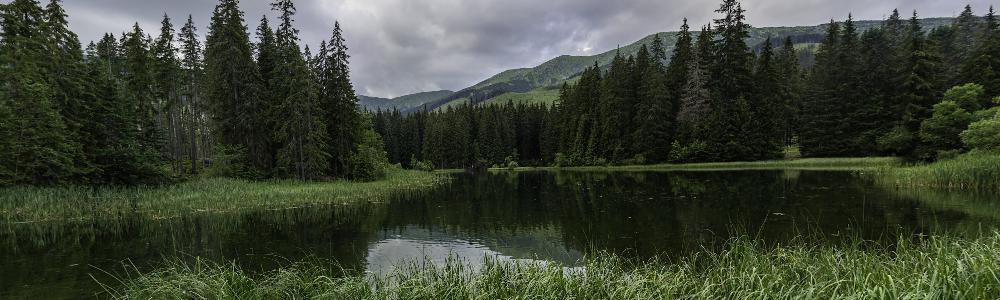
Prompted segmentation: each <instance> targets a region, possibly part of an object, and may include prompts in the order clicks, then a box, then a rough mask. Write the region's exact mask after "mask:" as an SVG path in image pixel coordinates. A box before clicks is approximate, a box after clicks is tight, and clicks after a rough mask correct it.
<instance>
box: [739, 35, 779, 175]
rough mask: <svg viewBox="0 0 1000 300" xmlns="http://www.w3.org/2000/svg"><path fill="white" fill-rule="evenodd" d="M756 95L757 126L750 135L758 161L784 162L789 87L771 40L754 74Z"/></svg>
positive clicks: (753, 110)
mask: <svg viewBox="0 0 1000 300" xmlns="http://www.w3.org/2000/svg"><path fill="white" fill-rule="evenodd" d="M753 86H754V95H753V96H752V97H751V98H750V99H751V101H750V103H749V105H750V109H751V116H752V117H753V120H752V122H754V123H755V124H754V125H756V127H755V128H751V132H749V133H747V136H748V137H749V139H748V140H747V142H748V144H749V145H750V146H749V147H750V149H751V153H752V154H751V158H752V159H754V160H765V159H778V158H781V140H782V134H781V119H782V118H781V113H782V109H783V108H784V106H785V103H784V102H785V99H787V93H786V92H785V90H786V87H785V86H783V82H782V78H781V74H780V73H779V71H778V65H777V62H776V59H775V55H774V50H773V48H772V47H771V37H770V36H768V37H767V39H766V40H765V41H764V48H763V49H761V51H760V57H759V58H758V59H757V66H756V69H755V72H754V82H753Z"/></svg>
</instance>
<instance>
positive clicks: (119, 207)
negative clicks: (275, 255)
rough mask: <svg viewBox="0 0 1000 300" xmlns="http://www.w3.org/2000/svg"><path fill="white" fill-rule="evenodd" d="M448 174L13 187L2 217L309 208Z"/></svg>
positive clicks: (25, 219) (385, 194) (368, 197)
mask: <svg viewBox="0 0 1000 300" xmlns="http://www.w3.org/2000/svg"><path fill="white" fill-rule="evenodd" d="M445 180H446V177H445V176H442V175H436V174H433V173H428V172H419V171H407V170H398V169H397V170H393V171H390V172H389V174H388V176H387V178H386V179H383V180H380V181H375V182H351V181H344V180H342V181H336V182H320V183H307V184H301V183H298V182H294V181H270V182H250V181H245V180H238V179H229V178H213V179H206V180H200V181H193V182H188V183H183V184H178V185H174V186H168V187H163V188H97V189H94V188H86V187H60V188H41V187H12V188H7V189H2V190H0V221H2V222H3V224H6V225H8V226H12V225H16V224H28V223H42V222H49V221H54V222H63V221H77V220H98V219H102V218H121V217H122V216H130V217H136V216H138V217H144V218H149V219H154V220H155V219H168V218H176V217H179V216H182V215H185V214H199V213H246V212H253V211H262V210H284V209H294V208H301V207H308V206H317V205H323V206H329V205H344V206H346V205H353V204H357V203H360V202H364V203H369V202H373V203H377V202H383V201H387V200H388V198H389V197H390V196H392V195H394V194H396V193H401V192H406V191H413V190H421V189H426V188H429V187H434V186H437V185H440V184H442V183H443V182H444V181H445Z"/></svg>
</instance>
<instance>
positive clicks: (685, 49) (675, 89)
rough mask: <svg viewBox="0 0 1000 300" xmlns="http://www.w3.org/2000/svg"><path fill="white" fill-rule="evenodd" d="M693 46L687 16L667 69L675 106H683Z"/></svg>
mask: <svg viewBox="0 0 1000 300" xmlns="http://www.w3.org/2000/svg"><path fill="white" fill-rule="evenodd" d="M657 38H659V36H657ZM654 42H655V41H654ZM654 44H655V43H654ZM692 47H693V45H692V39H691V31H690V27H688V24H687V18H685V19H684V25H681V31H680V32H679V33H677V43H675V44H674V51H673V55H672V56H671V57H670V63H669V64H668V65H667V69H666V83H667V90H668V92H669V96H668V97H669V100H670V105H671V107H673V108H679V107H680V106H681V104H680V103H681V97H683V96H684V93H685V90H684V88H685V86H686V85H687V83H688V79H689V75H688V74H689V71H688V70H689V65H690V64H691V57H692V55H693V53H692ZM654 52H655V51H654ZM676 113H677V110H676V109H675V110H674V113H673V115H672V116H671V117H670V119H671V120H673V119H675V118H676V117H677V116H676Z"/></svg>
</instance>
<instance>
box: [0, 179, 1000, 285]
mask: <svg viewBox="0 0 1000 300" xmlns="http://www.w3.org/2000/svg"><path fill="white" fill-rule="evenodd" d="M452 176H453V180H452V181H451V182H450V183H448V184H446V185H445V186H442V187H440V188H436V189H434V190H432V191H427V192H420V193H415V194H408V195H399V196H397V197H395V198H394V199H391V200H389V201H385V202H382V203H365V204H361V205H352V206H348V207H312V208H300V209H291V210H283V211H263V212H257V213H252V214H240V215H232V214H191V215H188V216H185V217H183V218H177V219H169V220H148V219H136V218H129V217H127V216H123V217H121V218H119V219H116V220H104V221H100V222H57V223H52V224H44V225H38V224H34V225H30V226H29V225H23V226H18V227H16V228H15V229H14V230H13V231H8V232H0V241H2V243H0V299H93V298H94V295H95V293H97V294H99V293H100V292H101V291H102V288H101V286H100V285H99V284H98V283H97V281H100V282H102V283H106V284H110V285H114V284H115V283H116V279H115V276H121V275H122V274H124V272H125V268H124V267H123V265H124V264H127V265H128V266H129V268H132V269H133V270H134V269H138V270H142V271H148V270H151V269H153V268H155V267H157V266H159V265H160V263H161V262H162V261H163V257H174V256H181V257H185V258H186V259H193V257H201V258H204V259H212V260H216V261H229V260H235V261H237V262H238V263H239V265H240V266H241V267H243V268H244V270H248V271H261V270H271V269H274V268H276V267H278V266H281V265H284V264H287V263H289V262H295V261H300V260H303V259H308V258H321V259H331V260H335V261H337V262H338V263H339V264H341V265H342V266H344V267H345V268H348V269H353V270H365V271H372V272H386V271H387V270H390V269H391V268H393V267H395V266H398V265H399V264H400V263H401V262H403V261H417V262H419V263H427V262H443V261H444V260H446V259H449V258H453V259H454V258H458V259H462V260H464V261H467V262H469V263H473V264H475V263H477V262H479V261H481V260H482V259H483V258H484V257H486V256H493V257H498V258H500V259H503V260H538V261H546V262H556V263H560V264H562V265H566V266H569V267H572V266H577V265H579V264H580V262H581V260H583V259H584V258H585V257H586V256H587V255H589V254H594V253H597V252H609V253H615V254H618V255H621V256H623V257H627V258H632V259H638V260H647V259H651V258H654V257H659V258H670V257H676V256H681V255H686V254H689V253H691V252H693V251H699V250H701V249H703V247H705V246H706V245H711V244H713V243H719V242H721V241H725V240H726V239H728V238H729V237H731V236H732V235H734V234H749V235H751V236H754V237H755V238H759V239H761V240H762V241H764V242H765V243H787V242H789V241H790V240H792V239H793V238H795V237H796V236H801V235H809V234H816V233H819V234H821V235H822V236H825V237H827V238H828V239H830V241H833V242H836V241H838V240H839V239H840V238H843V237H845V236H848V235H850V236H856V237H861V238H864V239H866V240H874V241H880V242H882V243H892V242H893V241H895V240H896V239H897V237H898V236H899V235H907V236H913V235H916V236H920V235H933V234H961V233H963V232H969V231H978V230H992V229H993V228H994V227H995V226H996V225H998V224H1000V223H998V222H997V220H998V218H1000V200H998V199H1000V197H998V196H997V194H996V193H995V192H970V191H941V190H896V189H885V188H879V187H874V186H872V185H870V184H868V183H866V182H864V181H862V180H860V179H858V178H857V177H856V176H853V175H852V174H851V173H850V172H836V171H798V170H755V171H719V172H518V173H513V172H511V173H478V174H456V175H452ZM890 246H891V245H890ZM95 279H96V280H95ZM99 296H100V295H99Z"/></svg>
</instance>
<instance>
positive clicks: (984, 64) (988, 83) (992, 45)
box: [960, 6, 1000, 99]
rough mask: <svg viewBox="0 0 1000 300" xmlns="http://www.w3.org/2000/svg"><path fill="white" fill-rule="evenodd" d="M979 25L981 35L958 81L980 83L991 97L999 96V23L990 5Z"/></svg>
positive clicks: (987, 95) (988, 96)
mask: <svg viewBox="0 0 1000 300" xmlns="http://www.w3.org/2000/svg"><path fill="white" fill-rule="evenodd" d="M979 26H980V27H981V28H982V35H981V37H980V39H979V42H978V43H976V45H977V47H976V48H975V49H974V50H973V51H972V52H971V53H970V57H969V58H968V59H969V61H968V63H966V64H965V65H963V67H962V69H961V73H960V78H961V80H960V82H962V83H976V84H979V85H982V86H983V88H985V89H986V95H985V96H986V97H987V98H990V99H991V98H993V97H997V96H1000V70H998V69H1000V28H998V26H1000V25H998V22H997V19H996V15H995V13H994V11H993V7H992V6H990V10H989V12H988V13H987V14H986V16H985V17H984V18H983V22H982V23H981V24H980V25H979Z"/></svg>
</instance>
